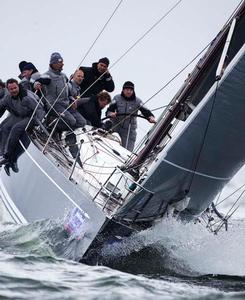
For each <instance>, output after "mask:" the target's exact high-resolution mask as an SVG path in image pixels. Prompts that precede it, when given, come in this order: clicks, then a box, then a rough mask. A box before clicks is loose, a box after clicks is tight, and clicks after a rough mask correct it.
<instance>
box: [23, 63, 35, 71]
mask: <svg viewBox="0 0 245 300" xmlns="http://www.w3.org/2000/svg"><path fill="white" fill-rule="evenodd" d="M25 70H33V72H37V68H36V67H35V66H34V65H33V63H31V62H28V63H27V64H26V65H24V67H23V69H22V72H23V71H25Z"/></svg>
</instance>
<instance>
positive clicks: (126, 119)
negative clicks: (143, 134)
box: [106, 81, 156, 151]
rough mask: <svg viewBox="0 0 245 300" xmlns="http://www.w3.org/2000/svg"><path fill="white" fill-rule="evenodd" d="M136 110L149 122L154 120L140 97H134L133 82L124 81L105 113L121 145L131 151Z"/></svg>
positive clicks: (134, 138)
mask: <svg viewBox="0 0 245 300" xmlns="http://www.w3.org/2000/svg"><path fill="white" fill-rule="evenodd" d="M138 110H140V112H141V113H142V114H143V116H144V117H145V118H147V119H148V121H149V122H150V123H155V122H156V121H155V118H154V115H153V114H152V113H151V111H150V110H149V109H147V108H146V107H145V106H144V105H143V102H142V100H141V99H139V98H138V97H136V95H135V92H134V84H133V83H132V82H131V81H126V82H125V83H124V85H123V88H122V92H121V94H119V95H116V96H115V97H114V98H113V100H112V103H111V105H110V106H109V108H108V110H107V113H106V115H107V116H108V117H110V118H111V120H112V125H113V127H112V128H113V130H114V131H116V132H118V133H119V135H120V137H121V140H122V146H123V147H125V148H126V149H128V150H129V151H133V149H134V145H135V141H136V135H137V133H136V129H137V116H136V115H137V113H138Z"/></svg>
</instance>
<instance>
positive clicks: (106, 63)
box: [99, 57, 110, 67]
mask: <svg viewBox="0 0 245 300" xmlns="http://www.w3.org/2000/svg"><path fill="white" fill-rule="evenodd" d="M99 63H103V64H105V65H107V67H108V66H109V64H110V61H109V59H108V58H107V57H102V58H101V59H100V60H99Z"/></svg>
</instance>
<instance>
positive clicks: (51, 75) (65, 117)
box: [34, 52, 86, 131]
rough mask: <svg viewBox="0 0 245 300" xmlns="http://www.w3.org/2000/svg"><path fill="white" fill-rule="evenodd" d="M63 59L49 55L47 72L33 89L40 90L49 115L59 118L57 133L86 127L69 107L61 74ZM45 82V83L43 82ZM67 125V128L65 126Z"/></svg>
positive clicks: (65, 86)
mask: <svg viewBox="0 0 245 300" xmlns="http://www.w3.org/2000/svg"><path fill="white" fill-rule="evenodd" d="M63 66H64V63H63V58H62V57H61V55H60V54H59V53H58V52H54V53H52V54H51V57H50V62H49V70H48V71H47V72H46V73H44V74H43V75H42V76H41V78H40V79H38V81H36V83H35V85H34V87H35V88H36V89H40V88H41V89H42V90H43V92H44V95H45V99H46V107H47V108H48V109H49V108H52V110H51V114H52V115H53V116H55V117H58V116H60V117H61V118H60V121H59V123H58V125H57V129H58V130H59V131H64V130H67V129H69V128H72V129H74V128H77V127H83V126H84V125H86V123H84V119H81V118H77V115H76V114H74V110H73V109H72V108H68V107H69V106H70V99H69V89H68V85H67V82H68V79H67V77H66V75H65V74H64V73H63V72H62V70H63ZM44 80H45V83H44V82H43V81H44ZM67 125H68V126H67Z"/></svg>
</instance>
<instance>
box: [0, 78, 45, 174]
mask: <svg viewBox="0 0 245 300" xmlns="http://www.w3.org/2000/svg"><path fill="white" fill-rule="evenodd" d="M6 86H7V89H8V92H9V94H8V95H6V96H5V97H4V99H2V100H1V101H0V117H1V116H2V115H3V114H4V112H5V111H6V110H7V111H8V112H9V113H10V114H9V116H8V117H7V118H6V119H5V120H4V122H3V123H2V136H1V147H3V150H4V152H5V153H4V155H3V157H1V159H0V166H1V165H3V164H7V165H8V166H10V167H11V168H12V169H13V171H14V172H18V166H17V154H16V149H17V148H18V146H19V140H20V139H21V137H22V135H23V134H24V133H25V128H26V126H27V125H28V123H29V121H30V118H31V116H32V114H33V111H34V110H35V108H36V106H37V104H38V98H37V96H36V95H35V94H34V93H32V92H31V91H26V90H24V89H23V87H22V86H21V85H19V84H18V81H17V80H15V79H13V78H11V79H8V80H7V82H6ZM44 114H45V112H44V110H43V108H42V106H41V105H40V104H39V105H38V107H37V109H36V113H35V117H34V119H33V122H31V124H30V128H31V127H32V126H34V125H35V120H36V119H39V120H42V119H43V117H44ZM6 172H7V171H6Z"/></svg>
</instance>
